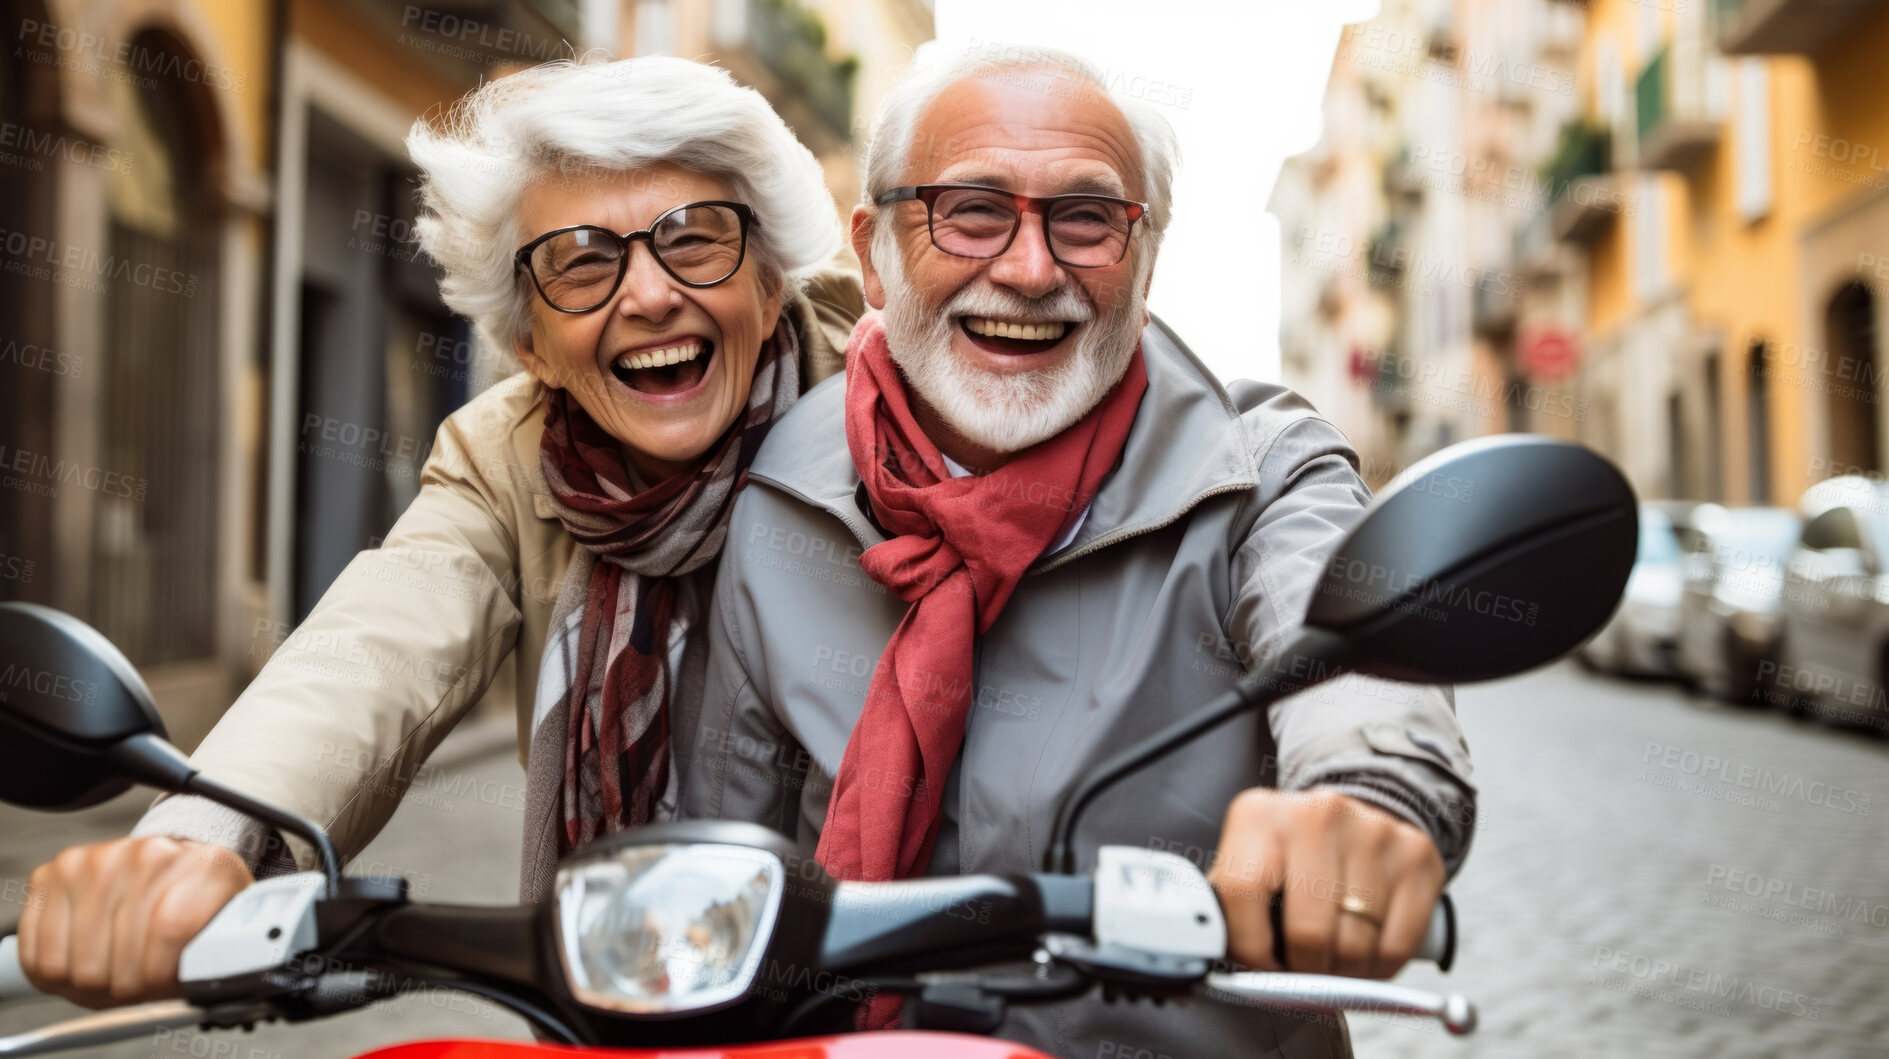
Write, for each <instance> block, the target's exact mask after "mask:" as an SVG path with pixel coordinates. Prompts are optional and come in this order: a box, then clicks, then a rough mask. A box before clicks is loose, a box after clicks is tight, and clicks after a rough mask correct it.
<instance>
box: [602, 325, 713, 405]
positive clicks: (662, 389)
mask: <svg viewBox="0 0 1889 1059" xmlns="http://www.w3.org/2000/svg"><path fill="white" fill-rule="evenodd" d="M714 359H715V344H714V343H713V342H710V341H708V340H707V339H705V338H686V339H683V340H681V341H679V342H675V343H672V344H670V345H667V346H663V347H661V348H659V349H638V350H633V351H631V352H628V353H624V354H622V355H620V356H618V357H617V358H616V360H614V361H612V362H611V364H610V373H611V374H612V375H614V376H616V378H617V381H618V382H620V383H622V384H623V385H625V386H627V387H629V388H630V389H632V390H635V391H636V392H637V393H643V394H649V395H650V396H652V397H673V396H678V395H681V394H685V393H688V392H689V391H691V390H694V389H695V388H696V387H698V386H700V385H701V384H702V381H703V380H704V379H707V378H708V368H709V364H710V363H711V362H713V360H714Z"/></svg>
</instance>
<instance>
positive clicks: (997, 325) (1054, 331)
mask: <svg viewBox="0 0 1889 1059" xmlns="http://www.w3.org/2000/svg"><path fill="white" fill-rule="evenodd" d="M1077 326H1078V324H1077V322H1075V321H1063V320H1050V321H1044V322H1025V321H1014V320H996V319H992V318H990V317H986V316H960V317H958V328H959V330H961V331H963V332H964V336H965V337H966V338H968V339H970V340H971V344H972V345H974V346H977V347H978V348H979V349H982V350H984V351H985V352H989V353H997V354H1001V355H1004V356H1012V357H1014V356H1027V355H1029V354H1032V353H1047V352H1049V351H1050V350H1052V349H1054V348H1056V346H1057V345H1059V344H1061V342H1062V340H1063V338H1064V337H1065V336H1066V335H1067V334H1068V333H1069V332H1070V331H1071V330H1073V329H1075V328H1076V327H1077Z"/></svg>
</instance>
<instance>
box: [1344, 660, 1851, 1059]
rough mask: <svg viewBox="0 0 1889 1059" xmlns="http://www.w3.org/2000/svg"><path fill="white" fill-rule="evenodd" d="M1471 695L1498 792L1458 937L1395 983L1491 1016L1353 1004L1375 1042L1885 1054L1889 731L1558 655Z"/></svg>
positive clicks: (1490, 796)
mask: <svg viewBox="0 0 1889 1059" xmlns="http://www.w3.org/2000/svg"><path fill="white" fill-rule="evenodd" d="M1457 709H1458V713H1459V715H1460V716H1461V718H1462V722H1463V728H1464V729H1465V731H1466V732H1467V734H1468V737H1469V745H1470V750H1471V751H1472V752H1473V754H1474V755H1475V761H1476V779H1477V782H1478V784H1479V786H1480V788H1481V792H1482V808H1481V812H1482V819H1481V820H1480V821H1479V826H1478V828H1477V833H1476V840H1475V843H1476V844H1475V846H1474V848H1473V849H1472V851H1471V853H1470V855H1469V860H1468V862H1467V863H1466V864H1465V865H1464V867H1463V871H1462V874H1461V875H1460V876H1459V877H1458V879H1457V880H1456V882H1455V883H1454V884H1453V885H1452V887H1451V890H1452V892H1453V893H1454V894H1455V896H1456V900H1457V903H1458V910H1459V912H1460V914H1461V921H1462V930H1463V940H1462V950H1461V952H1460V953H1459V954H1458V956H1457V964H1456V969H1455V971H1454V972H1452V973H1451V974H1448V975H1442V974H1438V973H1436V972H1435V970H1434V968H1432V969H1430V970H1428V971H1427V972H1426V971H1424V970H1420V969H1413V970H1411V971H1407V972H1405V973H1404V975H1402V976H1401V978H1400V981H1402V982H1404V983H1405V984H1408V985H1412V986H1419V987H1423V988H1439V989H1440V988H1448V989H1450V990H1454V991H1457V992H1461V993H1464V994H1466V995H1468V996H1469V997H1471V998H1473V999H1474V1000H1475V1001H1476V1003H1477V1005H1478V1006H1479V1008H1480V1011H1481V1016H1482V1024H1481V1028H1480V1029H1479V1030H1478V1031H1477V1032H1476V1034H1475V1035H1474V1036H1473V1037H1469V1038H1466V1039H1462V1040H1452V1039H1449V1038H1448V1037H1447V1036H1446V1035H1445V1034H1443V1033H1442V1032H1441V1031H1437V1030H1433V1028H1432V1027H1429V1026H1424V1025H1418V1024H1415V1023H1410V1022H1403V1021H1398V1022H1391V1021H1388V1020H1385V1019H1383V1018H1372V1017H1368V1016H1364V1017H1357V1016H1354V1017H1353V1018H1352V1020H1351V1025H1352V1034H1353V1037H1354V1040H1355V1041H1356V1049H1357V1053H1358V1055H1360V1056H1366V1057H1379V1056H1383V1057H1393V1056H1462V1057H1469V1056H1623V1055H1631V1056H1714V1057H1719V1056H1785V1055H1788V1056H1863V1055H1870V1056H1880V1055H1882V1054H1883V1052H1884V1048H1885V1044H1886V1042H1889V1005H1885V1004H1884V1003H1883V999H1882V994H1883V991H1884V989H1885V987H1889V843H1885V841H1884V839H1885V838H1886V837H1889V822H1885V820H1884V819H1883V816H1884V813H1885V812H1889V806H1885V804H1884V797H1885V794H1886V793H1889V790H1886V789H1885V788H1886V787H1889V784H1885V779H1886V778H1889V744H1884V743H1882V742H1876V741H1871V740H1868V739H1864V738H1859V737H1856V736H1853V735H1848V734H1845V733H1841V732H1836V731H1832V730H1830V729H1824V728H1819V727H1816V726H1814V725H1808V724H1801V723H1798V722H1794V721H1792V720H1791V719H1790V718H1789V717H1788V716H1786V715H1784V714H1782V713H1757V712H1748V711H1745V710H1741V709H1738V708H1735V707H1728V706H1722V705H1719V704H1717V703H1713V702H1710V701H1708V700H1705V699H1700V698H1688V697H1687V696H1685V695H1684V694H1683V693H1682V692H1680V691H1678V690H1677V689H1676V688H1674V687H1672V686H1670V685H1663V684H1632V683H1622V682H1619V681H1615V680H1609V679H1605V678H1600V677H1595V676H1591V675H1589V674H1586V673H1584V672H1582V671H1581V670H1579V669H1577V668H1575V667H1574V666H1572V665H1570V664H1565V663H1564V664H1562V665H1559V666H1556V667H1554V668H1553V669H1550V670H1548V671H1547V672H1545V673H1539V674H1534V675H1531V676H1528V677H1524V678H1521V679H1518V680H1513V681H1505V682H1502V683H1498V684H1493V685H1486V686H1482V687H1475V688H1470V689H1467V690H1462V691H1459V692H1458V696H1457ZM1708 756H1709V757H1710V758H1712V759H1716V760H1708ZM1721 762H1722V763H1723V764H1721ZM1832 792H1834V793H1832ZM1832 806H1833V807H1832ZM1852 809H1853V810H1856V811H1846V810H1852Z"/></svg>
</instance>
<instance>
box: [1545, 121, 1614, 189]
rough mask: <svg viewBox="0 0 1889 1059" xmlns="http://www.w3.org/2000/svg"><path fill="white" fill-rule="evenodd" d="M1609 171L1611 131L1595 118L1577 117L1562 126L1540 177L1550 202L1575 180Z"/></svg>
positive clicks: (1611, 144) (1611, 168) (1611, 162)
mask: <svg viewBox="0 0 1889 1059" xmlns="http://www.w3.org/2000/svg"><path fill="white" fill-rule="evenodd" d="M1612 170H1613V134H1612V133H1611V132H1610V131H1608V128H1607V126H1605V125H1603V124H1601V123H1599V122H1597V121H1590V120H1588V119H1586V118H1577V119H1575V120H1574V121H1570V122H1568V123H1567V124H1566V125H1563V126H1561V135H1560V138H1559V139H1558V140H1557V141H1556V143H1555V149H1554V154H1552V155H1550V156H1549V157H1548V163H1547V164H1546V165H1544V166H1543V167H1542V170H1541V177H1542V181H1543V182H1544V183H1546V184H1547V186H1548V187H1547V190H1548V197H1549V199H1550V201H1557V200H1559V199H1560V198H1561V196H1563V195H1565V194H1567V190H1568V188H1569V186H1570V185H1572V184H1573V183H1574V182H1575V181H1577V180H1580V179H1582V178H1584V177H1593V176H1601V175H1604V174H1606V173H1608V172H1611V171H1612Z"/></svg>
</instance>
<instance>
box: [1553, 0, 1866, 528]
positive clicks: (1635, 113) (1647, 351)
mask: <svg viewBox="0 0 1889 1059" xmlns="http://www.w3.org/2000/svg"><path fill="white" fill-rule="evenodd" d="M1886 46H1889V6H1886V5H1884V4H1882V3H1873V2H1860V3H1843V4H1824V3H1789V2H1778V0H1767V2H1749V3H1745V2H1733V0H1722V2H1720V3H1717V4H1715V5H1713V6H1712V7H1711V8H1710V9H1709V10H1708V9H1707V8H1706V7H1704V6H1702V5H1692V6H1691V7H1681V8H1680V9H1678V10H1673V11H1665V10H1661V9H1660V8H1659V7H1657V6H1654V5H1644V6H1643V5H1637V4H1628V3H1623V2H1620V0H1597V2H1595V3H1594V4H1593V5H1592V9H1591V12H1590V16H1589V29H1588V34H1587V38H1586V40H1585V41H1584V43H1583V49H1582V51H1583V75H1584V78H1585V79H1586V81H1587V88H1588V91H1587V99H1588V100H1589V102H1590V104H1591V106H1592V108H1593V109H1592V110H1590V112H1589V113H1590V114H1593V115H1594V116H1595V117H1596V118H1597V119H1598V120H1599V121H1600V122H1601V123H1602V124H1604V125H1606V126H1608V127H1610V129H1611V132H1612V136H1611V142H1610V144H1609V147H1610V149H1611V152H1612V157H1611V159H1610V161H1609V164H1607V165H1606V166H1605V167H1604V168H1605V169H1606V170H1607V171H1608V175H1607V176H1606V177H1605V179H1607V180H1609V181H1611V182H1612V183H1613V184H1614V185H1615V186H1617V187H1619V188H1620V189H1622V191H1623V192H1624V193H1625V195H1626V200H1627V202H1628V204H1629V205H1630V206H1631V210H1630V214H1629V213H1623V214H1621V215H1617V216H1602V217H1597V218H1596V223H1594V224H1593V225H1591V227H1590V230H1589V231H1588V232H1587V233H1586V235H1585V238H1584V241H1583V242H1582V245H1581V250H1582V252H1581V255H1580V256H1581V257H1582V258H1583V259H1584V260H1585V268H1586V271H1587V275H1588V278H1589V283H1590V290H1591V294H1590V298H1589V312H1588V317H1589V329H1590V335H1591V355H1590V356H1589V358H1588V364H1587V367H1586V368H1585V369H1584V371H1585V374H1586V375H1587V376H1588V382H1589V385H1590V393H1591V396H1592V398H1593V399H1594V400H1595V402H1596V403H1597V404H1599V403H1605V404H1608V405H1612V406H1614V407H1617V408H1618V409H1619V411H1618V414H1617V415H1616V416H1615V417H1614V422H1613V423H1612V424H1611V425H1612V426H1613V428H1614V429H1613V430H1611V431H1609V432H1605V433H1600V434H1597V435H1596V436H1595V438H1594V439H1593V440H1594V441H1595V442H1596V443H1597V444H1600V445H1602V446H1604V447H1607V448H1608V449H1609V450H1610V451H1611V452H1613V453H1614V454H1615V455H1616V456H1617V457H1618V458H1620V459H1621V461H1622V462H1623V464H1624V465H1625V466H1627V467H1628V468H1629V470H1630V472H1631V474H1632V477H1633V479H1634V482H1635V485H1636V486H1638V487H1639V488H1641V489H1642V490H1643V491H1645V492H1647V493H1649V494H1651V495H1669V496H1680V497H1695V498H1706V499H1725V500H1729V501H1734V502H1758V503H1762V502H1773V503H1785V504H1791V503H1794V502H1795V501H1796V499H1797V497H1798V495H1799V494H1800V493H1801V492H1802V491H1803V490H1804V488H1805V487H1806V486H1808V485H1809V484H1811V483H1812V482H1814V481H1816V480H1818V479H1821V478H1824V477H1828V476H1829V475H1830V474H1833V473H1842V472H1843V471H1853V472H1860V473H1868V474H1877V473H1880V472H1881V470H1882V468H1883V466H1884V451H1883V445H1884V437H1885V432H1884V428H1883V424H1882V417H1883V401H1882V386H1881V376H1882V367H1883V366H1884V365H1885V364H1889V361H1886V360H1885V359H1884V357H1883V356H1882V351H1881V349H1880V348H1879V343H1880V341H1881V339H1880V328H1879V327H1878V324H1877V313H1878V312H1879V307H1878V303H1879V299H1880V296H1881V293H1882V290H1883V279H1884V276H1880V275H1877V274H1876V269H1875V262H1876V261H1877V260H1878V259H1879V258H1880V257H1882V256H1883V248H1884V247H1885V245H1889V196H1885V194H1884V191H1885V189H1889V162H1884V161H1882V160H1881V158H1880V152H1881V149H1882V148H1881V147H1880V146H1879V145H1883V144H1885V143H1889V112H1885V111H1884V109H1883V108H1882V106H1881V101H1882V100H1883V99H1884V98H1886V95H1885V94H1886V93H1889V70H1885V69H1884V68H1883V64H1882V62H1881V58H1882V56H1883V55H1884V54H1889V53H1886V52H1885V51H1884V48H1885V47H1886ZM1885 275H1889V273H1886V274H1885Z"/></svg>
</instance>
